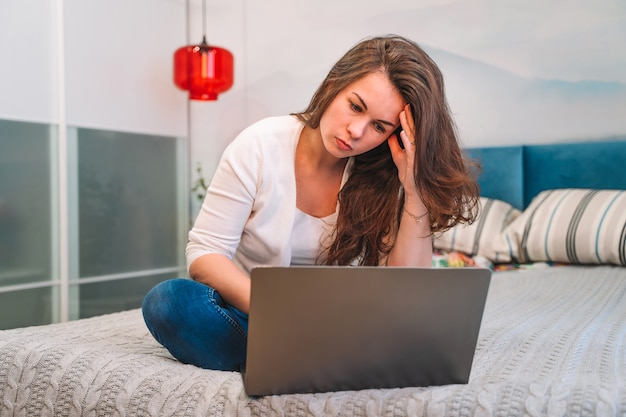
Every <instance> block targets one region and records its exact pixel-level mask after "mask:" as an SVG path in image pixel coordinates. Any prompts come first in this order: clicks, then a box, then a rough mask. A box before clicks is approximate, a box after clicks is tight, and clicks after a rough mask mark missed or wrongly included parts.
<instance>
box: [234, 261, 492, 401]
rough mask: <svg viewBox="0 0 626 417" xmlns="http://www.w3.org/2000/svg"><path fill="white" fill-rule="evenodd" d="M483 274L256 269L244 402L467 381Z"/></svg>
mask: <svg viewBox="0 0 626 417" xmlns="http://www.w3.org/2000/svg"><path fill="white" fill-rule="evenodd" d="M490 279H491V271H490V270H489V269H486V268H406V267H350V266H345V267H344V266H290V267H257V268H254V269H253V270H252V272H251V280H252V283H251V285H252V289H251V298H250V314H249V321H248V342H247V343H248V346H247V361H246V365H245V369H243V370H242V372H243V378H244V386H245V390H246V393H247V394H248V395H250V396H263V395H272V394H292V393H316V392H328V391H345V390H361V389H370V388H373V389H379V388H400V387H420V386H432V385H446V384H465V383H467V382H468V380H469V375H470V370H471V367H472V360H473V357H474V351H475V349H476V342H477V339H478V332H479V329H480V324H481V320H482V316H483V311H484V307H485V301H486V298H487V291H488V289H489V282H490Z"/></svg>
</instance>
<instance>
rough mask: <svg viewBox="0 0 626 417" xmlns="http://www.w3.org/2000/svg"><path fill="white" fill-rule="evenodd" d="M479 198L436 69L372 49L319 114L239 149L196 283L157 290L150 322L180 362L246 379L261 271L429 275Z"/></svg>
mask: <svg viewBox="0 0 626 417" xmlns="http://www.w3.org/2000/svg"><path fill="white" fill-rule="evenodd" d="M400 131H401V132H400ZM398 132H400V133H398ZM477 201H478V186H477V184H476V182H475V180H474V179H473V175H472V171H471V169H470V167H469V166H468V165H467V164H466V162H464V160H463V155H462V152H461V150H460V148H459V144H458V140H457V137H456V134H455V130H454V125H453V122H452V119H451V117H450V114H449V110H448V106H447V104H446V100H445V94H444V84H443V78H442V75H441V73H440V71H439V69H438V68H437V66H436V65H435V63H434V62H433V61H432V60H431V59H430V58H429V57H428V55H427V54H426V53H425V52H424V51H423V50H422V49H421V48H420V47H419V46H418V45H417V44H415V43H414V42H412V41H410V40H408V39H405V38H402V37H398V36H386V37H377V38H372V39H368V40H364V41H362V42H361V43H359V44H357V45H356V46H355V47H353V48H352V49H351V50H350V51H348V52H347V53H346V55H344V56H343V57H342V58H341V59H340V60H339V61H338V62H337V63H336V64H335V66H334V67H333V68H332V69H331V71H330V72H329V74H328V76H327V77H326V79H325V80H324V81H323V82H322V84H321V85H320V87H319V88H318V90H317V92H316V93H315V95H314V96H313V98H312V100H311V102H310V104H309V106H308V108H307V109H306V110H304V111H303V112H301V113H297V114H293V115H289V116H282V117H271V118H267V119H265V120H262V121H260V122H257V123H255V124H253V125H252V126H250V127H249V128H247V129H245V130H244V131H243V132H242V133H241V134H240V135H239V136H238V137H237V138H236V139H235V140H234V141H233V142H232V143H231V144H230V145H229V146H228V148H227V149H226V151H225V152H224V155H223V156H222V159H221V161H220V163H219V166H218V168H217V171H216V173H215V176H214V178H213V180H212V182H211V185H210V186H209V188H208V190H207V195H206V198H205V201H204V203H203V205H202V208H201V210H200V213H199V214H198V217H197V219H196V222H195V224H194V227H193V228H192V230H191V231H190V233H189V243H188V245H187V251H186V254H187V261H188V266H189V274H190V276H191V278H192V279H193V280H188V279H176V280H170V281H166V282H163V283H160V284H159V285H157V286H156V287H155V288H154V289H152V290H151V291H150V292H149V293H148V294H147V296H146V298H145V300H144V303H143V313H144V318H145V321H146V324H147V325H148V328H149V329H150V331H151V333H152V334H153V336H154V337H155V338H156V339H157V340H158V341H159V342H160V343H161V344H163V345H164V346H165V347H166V348H167V349H168V350H169V351H170V352H171V353H172V354H173V355H174V357H176V358H177V359H179V360H180V361H182V362H185V363H191V364H195V365H197V366H200V367H203V368H211V369H221V370H238V369H240V367H241V366H242V365H243V364H244V363H245V355H246V334H247V325H248V321H247V312H248V308H249V303H250V279H249V273H250V270H251V269H252V268H253V267H254V266H256V265H295V264H313V263H319V264H327V265H381V266H384V265H388V266H421V267H428V266H431V262H432V260H431V259H432V235H433V234H434V233H437V232H442V231H444V230H447V229H448V228H450V227H452V226H454V225H455V224H457V223H459V222H471V221H473V216H474V214H473V213H474V210H473V209H474V207H475V206H476V204H477Z"/></svg>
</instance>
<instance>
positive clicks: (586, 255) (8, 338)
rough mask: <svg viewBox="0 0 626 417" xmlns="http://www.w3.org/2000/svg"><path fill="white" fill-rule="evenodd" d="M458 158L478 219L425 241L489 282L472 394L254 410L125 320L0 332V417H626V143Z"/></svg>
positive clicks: (410, 392) (233, 390)
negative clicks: (476, 177)
mask: <svg viewBox="0 0 626 417" xmlns="http://www.w3.org/2000/svg"><path fill="white" fill-rule="evenodd" d="M468 152H469V153H470V155H472V156H473V157H475V158H477V159H479V160H481V161H482V162H483V171H482V174H481V177H480V183H481V187H482V192H481V202H482V210H481V214H480V216H479V218H478V220H477V221H476V222H475V223H474V224H472V225H471V226H457V227H455V228H454V229H452V230H450V231H448V232H446V233H444V234H443V235H442V236H438V237H437V239H435V241H434V242H435V247H436V249H437V251H438V252H437V253H439V254H441V256H442V259H444V260H446V261H447V260H450V259H452V257H451V255H454V254H462V255H463V259H465V260H466V262H465V263H464V264H463V265H465V266H466V265H467V264H468V263H471V262H476V263H478V264H480V265H484V264H488V265H489V266H490V267H492V268H493V269H494V274H493V277H492V282H491V286H490V289H489V295H488V298H487V304H486V308H485V313H484V316H483V321H482V326H481V330H480V334H479V338H478V345H477V348H476V353H475V357H474V362H473V366H472V373H471V376H470V380H469V383H468V384H463V385H447V386H436V387H408V388H395V389H383V390H363V391H344V392H329V393H319V394H293V395H283V396H267V397H261V398H251V397H248V396H247V395H246V394H245V392H244V390H243V384H242V378H241V375H240V374H239V373H237V372H219V371H210V370H203V369H199V368H196V367H194V366H190V365H184V364H181V363H179V362H177V361H176V360H174V359H173V358H172V357H171V356H170V355H169V354H168V352H167V351H166V350H164V349H163V348H162V347H160V345H158V344H157V343H156V342H155V341H154V339H153V338H152V337H151V336H150V334H149V333H148V330H147V329H146V327H145V325H144V324H143V320H142V318H141V312H140V311H139V310H136V309H135V310H129V311H123V312H119V313H114V314H110V315H103V316H98V317H93V318H89V319H83V320H77V321H73V322H69V323H59V324H51V325H46V326H38V327H30V328H20V329H12V330H5V331H1V332H0V415H1V416H170V415H171V416H284V417H287V416H428V417H431V416H539V415H548V416H586V415H599V416H626V268H625V267H624V266H625V265H626V259H625V254H626V243H625V241H626V192H625V191H620V190H626V174H625V173H626V170H625V167H624V163H625V162H626V138H621V139H620V138H616V139H615V140H611V141H590V142H584V143H562V144H554V145H528V146H510V147H500V148H499V147H494V148H480V149H469V150H468ZM463 265H457V266H463ZM445 266H453V265H445Z"/></svg>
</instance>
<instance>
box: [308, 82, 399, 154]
mask: <svg viewBox="0 0 626 417" xmlns="http://www.w3.org/2000/svg"><path fill="white" fill-rule="evenodd" d="M403 109H404V102H403V100H402V96H401V95H400V93H399V92H398V91H397V90H396V88H395V87H394V86H393V84H391V81H389V79H388V78H387V76H386V75H385V74H383V73H382V72H373V73H370V74H368V75H366V76H365V77H363V78H361V79H359V80H357V81H355V82H353V83H352V84H350V85H348V86H347V87H346V88H344V89H343V90H341V91H340V92H339V94H337V96H336V97H335V98H334V100H333V101H332V102H331V103H330V105H329V106H328V108H327V109H326V111H325V112H324V114H323V115H322V118H321V119H320V133H321V135H322V140H323V142H324V147H325V148H326V150H327V151H328V152H329V153H330V154H332V155H333V156H335V157H337V158H346V157H349V156H355V155H360V154H362V153H365V152H367V151H369V150H371V149H374V148H375V147H377V146H378V145H380V144H381V143H383V142H384V141H385V140H387V138H389V136H390V135H391V134H392V133H393V131H394V130H395V128H396V127H398V126H399V125H400V112H401V111H402V110H403Z"/></svg>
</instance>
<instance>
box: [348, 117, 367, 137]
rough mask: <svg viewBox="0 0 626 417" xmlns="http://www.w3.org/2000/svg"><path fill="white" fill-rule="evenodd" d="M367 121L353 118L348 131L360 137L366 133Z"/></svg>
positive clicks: (352, 135) (353, 135)
mask: <svg viewBox="0 0 626 417" xmlns="http://www.w3.org/2000/svg"><path fill="white" fill-rule="evenodd" d="M366 127H367V122H366V121H364V120H353V121H351V122H350V123H349V124H348V132H349V133H350V137H352V138H360V137H362V136H363V134H364V133H365V128H366Z"/></svg>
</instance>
